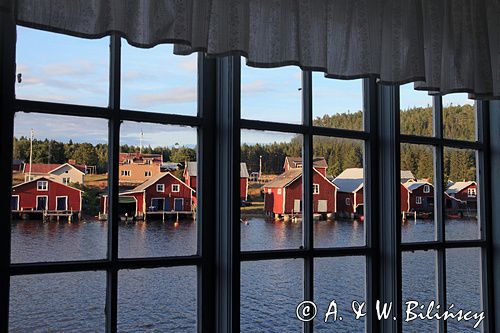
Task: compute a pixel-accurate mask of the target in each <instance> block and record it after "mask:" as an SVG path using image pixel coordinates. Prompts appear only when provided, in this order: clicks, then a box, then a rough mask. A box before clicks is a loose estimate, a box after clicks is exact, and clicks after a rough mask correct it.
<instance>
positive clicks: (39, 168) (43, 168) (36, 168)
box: [23, 163, 61, 174]
mask: <svg viewBox="0 0 500 333" xmlns="http://www.w3.org/2000/svg"><path fill="white" fill-rule="evenodd" d="M60 166H61V164H53V163H50V164H45V163H33V164H31V172H32V173H46V174H48V173H49V172H51V171H52V170H54V169H56V168H58V167H60ZM23 172H24V173H28V172H30V164H29V163H25V164H24V169H23Z"/></svg>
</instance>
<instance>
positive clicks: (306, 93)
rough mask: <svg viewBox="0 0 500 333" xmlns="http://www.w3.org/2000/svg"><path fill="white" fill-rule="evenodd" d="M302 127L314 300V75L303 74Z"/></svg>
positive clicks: (307, 270)
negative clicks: (304, 130)
mask: <svg viewBox="0 0 500 333" xmlns="http://www.w3.org/2000/svg"><path fill="white" fill-rule="evenodd" d="M302 125H303V126H304V127H305V129H306V132H305V133H304V135H303V140H304V141H303V146H302V166H303V167H302V178H303V182H302V200H303V202H304V204H303V207H302V214H303V216H302V236H303V246H304V249H305V250H306V251H307V254H308V255H306V257H305V258H304V300H308V301H313V300H314V257H313V255H312V253H313V249H314V234H313V194H312V178H313V177H312V174H313V164H312V154H313V136H312V126H313V121H312V73H311V72H310V71H303V72H302ZM304 332H306V333H312V332H313V320H311V321H306V322H304Z"/></svg>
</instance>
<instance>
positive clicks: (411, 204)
mask: <svg viewBox="0 0 500 333" xmlns="http://www.w3.org/2000/svg"><path fill="white" fill-rule="evenodd" d="M403 186H404V187H405V188H406V189H407V190H408V191H407V195H406V198H404V197H403V196H401V202H403V201H405V202H406V204H405V208H406V209H405V210H403V212H417V213H433V212H434V186H433V185H432V184H431V183H428V182H422V181H418V182H414V181H409V182H406V183H404V184H403ZM404 199H405V200H404Z"/></svg>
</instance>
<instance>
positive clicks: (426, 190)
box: [424, 185, 431, 193]
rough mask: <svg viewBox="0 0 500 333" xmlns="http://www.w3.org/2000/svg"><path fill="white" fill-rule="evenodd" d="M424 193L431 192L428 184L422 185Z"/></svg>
mask: <svg viewBox="0 0 500 333" xmlns="http://www.w3.org/2000/svg"><path fill="white" fill-rule="evenodd" d="M424 193H431V187H430V186H429V185H424Z"/></svg>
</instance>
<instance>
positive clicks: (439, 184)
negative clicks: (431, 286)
mask: <svg viewBox="0 0 500 333" xmlns="http://www.w3.org/2000/svg"><path fill="white" fill-rule="evenodd" d="M432 113H433V118H434V137H436V138H437V139H438V140H441V139H442V138H443V98H442V97H441V96H434V97H433V99H432ZM443 156H444V148H443V145H442V144H439V145H437V146H435V147H434V177H435V182H434V184H435V187H434V189H435V192H434V207H435V215H436V220H435V233H436V239H437V241H438V242H444V241H445V227H446V226H445V215H444V214H445V210H444V206H443V203H444V160H443V158H444V157H443ZM436 272H437V274H436V286H437V290H436V297H437V302H438V304H441V307H440V308H439V313H441V314H442V313H443V312H444V310H445V308H446V307H445V306H444V305H446V249H445V248H440V249H438V250H437V251H436ZM437 329H438V332H440V333H445V332H446V331H447V325H446V321H445V320H439V321H438V322H437Z"/></svg>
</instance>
